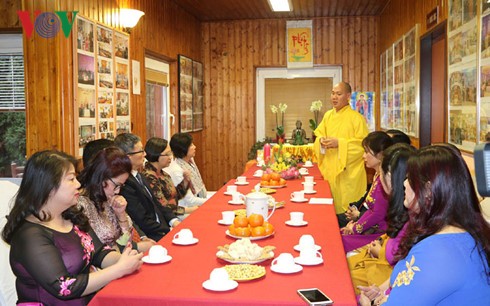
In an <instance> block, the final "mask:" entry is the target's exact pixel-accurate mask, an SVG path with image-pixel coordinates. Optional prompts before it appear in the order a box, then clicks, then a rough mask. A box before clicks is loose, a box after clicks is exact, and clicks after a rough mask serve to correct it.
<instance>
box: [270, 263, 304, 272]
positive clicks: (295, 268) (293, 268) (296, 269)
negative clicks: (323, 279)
mask: <svg viewBox="0 0 490 306" xmlns="http://www.w3.org/2000/svg"><path fill="white" fill-rule="evenodd" d="M301 270H303V266H301V265H298V264H294V265H292V266H290V267H281V266H280V265H273V266H271V271H272V272H276V273H283V274H290V273H298V272H300V271H301Z"/></svg>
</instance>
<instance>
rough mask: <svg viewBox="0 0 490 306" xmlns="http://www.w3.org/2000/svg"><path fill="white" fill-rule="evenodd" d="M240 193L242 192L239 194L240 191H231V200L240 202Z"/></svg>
mask: <svg viewBox="0 0 490 306" xmlns="http://www.w3.org/2000/svg"><path fill="white" fill-rule="evenodd" d="M241 195H242V194H241V193H239V192H233V193H232V194H231V200H232V201H233V202H235V203H238V202H240V201H241V200H242V197H241Z"/></svg>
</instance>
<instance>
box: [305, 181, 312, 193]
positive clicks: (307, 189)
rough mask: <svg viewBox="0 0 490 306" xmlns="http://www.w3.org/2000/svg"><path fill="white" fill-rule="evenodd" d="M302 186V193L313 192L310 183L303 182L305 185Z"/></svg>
mask: <svg viewBox="0 0 490 306" xmlns="http://www.w3.org/2000/svg"><path fill="white" fill-rule="evenodd" d="M303 186H304V191H305V192H313V191H314V190H313V183H310V182H305V183H304V184H303Z"/></svg>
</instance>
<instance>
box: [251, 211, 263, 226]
mask: <svg viewBox="0 0 490 306" xmlns="http://www.w3.org/2000/svg"><path fill="white" fill-rule="evenodd" d="M263 223H264V216H262V215H259V214H251V215H250V216H248V224H249V225H250V226H251V227H256V226H261V225H262V224H263Z"/></svg>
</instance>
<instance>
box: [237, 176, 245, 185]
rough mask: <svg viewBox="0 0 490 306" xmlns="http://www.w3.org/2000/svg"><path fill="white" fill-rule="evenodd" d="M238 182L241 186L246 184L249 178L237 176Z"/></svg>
mask: <svg viewBox="0 0 490 306" xmlns="http://www.w3.org/2000/svg"><path fill="white" fill-rule="evenodd" d="M236 182H237V183H240V184H243V183H246V182H247V177H246V176H237V178H236Z"/></svg>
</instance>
